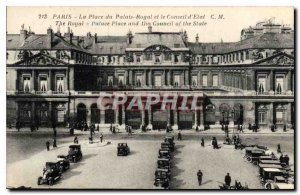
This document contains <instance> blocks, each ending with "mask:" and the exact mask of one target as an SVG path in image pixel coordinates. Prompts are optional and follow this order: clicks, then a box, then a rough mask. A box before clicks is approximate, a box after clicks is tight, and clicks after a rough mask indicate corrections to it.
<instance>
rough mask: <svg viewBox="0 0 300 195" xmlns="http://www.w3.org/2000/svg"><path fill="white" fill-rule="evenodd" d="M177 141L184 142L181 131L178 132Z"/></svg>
mask: <svg viewBox="0 0 300 195" xmlns="http://www.w3.org/2000/svg"><path fill="white" fill-rule="evenodd" d="M177 140H180V141H181V140H182V137H181V132H180V131H178V135H177Z"/></svg>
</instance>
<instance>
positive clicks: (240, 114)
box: [233, 104, 244, 125]
mask: <svg viewBox="0 0 300 195" xmlns="http://www.w3.org/2000/svg"><path fill="white" fill-rule="evenodd" d="M233 110H234V124H235V125H237V124H240V125H241V124H243V123H244V107H243V105H242V104H235V105H234V107H233Z"/></svg>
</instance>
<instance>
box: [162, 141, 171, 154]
mask: <svg viewBox="0 0 300 195" xmlns="http://www.w3.org/2000/svg"><path fill="white" fill-rule="evenodd" d="M166 148H167V149H169V150H170V151H171V152H173V151H174V145H173V144H170V143H169V142H162V143H161V149H166Z"/></svg>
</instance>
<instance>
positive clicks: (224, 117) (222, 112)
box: [219, 104, 230, 125]
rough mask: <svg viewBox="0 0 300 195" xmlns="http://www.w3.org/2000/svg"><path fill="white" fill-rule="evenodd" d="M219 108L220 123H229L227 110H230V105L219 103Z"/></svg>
mask: <svg viewBox="0 0 300 195" xmlns="http://www.w3.org/2000/svg"><path fill="white" fill-rule="evenodd" d="M219 110H220V116H221V118H220V124H221V125H228V124H229V116H230V115H229V112H230V107H229V105H228V104H221V105H220V107H219Z"/></svg>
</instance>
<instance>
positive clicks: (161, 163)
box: [157, 158, 171, 170]
mask: <svg viewBox="0 0 300 195" xmlns="http://www.w3.org/2000/svg"><path fill="white" fill-rule="evenodd" d="M157 168H159V169H169V170H170V168H171V162H170V159H166V158H165V159H164V158H163V159H161V158H159V159H158V160H157Z"/></svg>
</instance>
